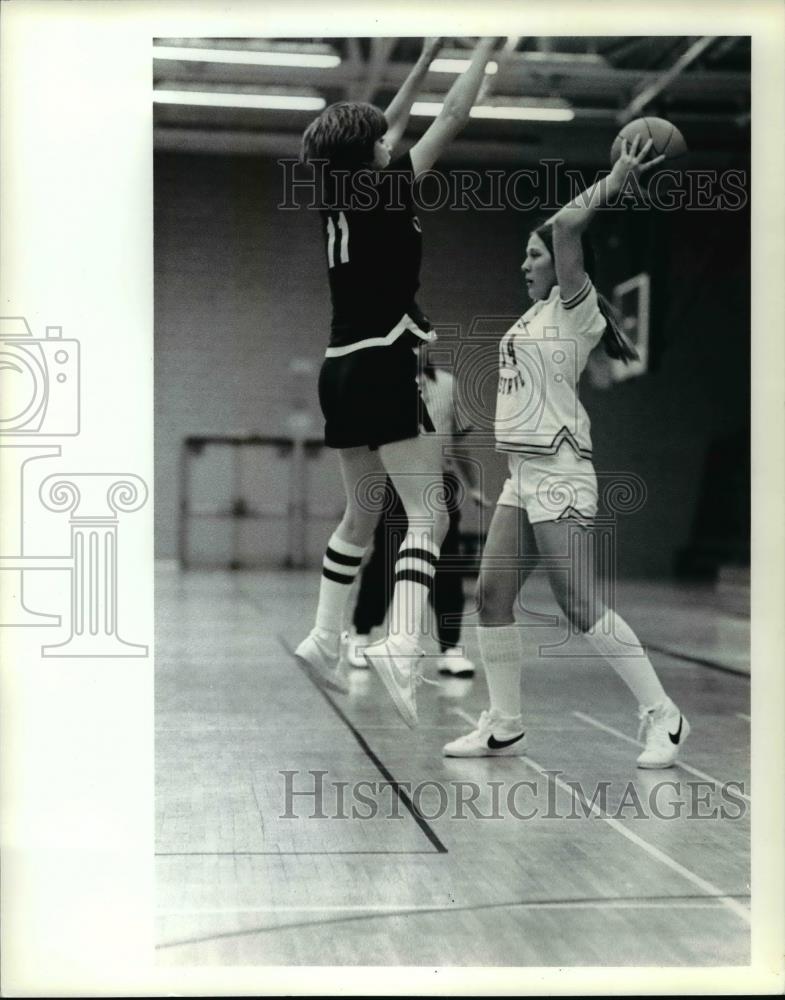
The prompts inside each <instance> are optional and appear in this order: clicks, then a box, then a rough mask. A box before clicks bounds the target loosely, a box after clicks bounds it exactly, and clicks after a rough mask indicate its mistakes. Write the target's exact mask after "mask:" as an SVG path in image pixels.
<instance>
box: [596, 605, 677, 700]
mask: <svg viewBox="0 0 785 1000" xmlns="http://www.w3.org/2000/svg"><path fill="white" fill-rule="evenodd" d="M584 634H585V636H586V638H587V639H588V641H589V643H590V645H591V646H592V648H593V649H595V650H596V651H597V652H598V653H599V654H600V655H601V656H604V657H605V659H606V660H607V661H608V663H610V665H611V666H612V667H613V669H614V670H615V671H616V673H617V674H618V675H619V677H621V679H622V680H623V681H624V683H625V684H626V685H627V687H628V688H629V689H630V691H632V693H633V694H634V695H635V697H636V698H637V699H638V704H639V705H640V706H642V707H645V708H652V707H653V706H655V705H659V704H660V703H661V702H664V701H667V700H668V696H667V695H666V694H665V690H664V688H663V686H662V684H661V683H660V679H659V677H658V676H657V674H656V672H655V670H654V667H653V666H652V665H651V660H650V659H649V657H648V656H647V655H646V652H645V650H644V649H643V646H641V644H640V641H639V639H638V637H637V635H636V634H635V633H634V632H633V631H632V629H631V628H630V626H629V625H628V624H627V622H626V621H625V620H624V619H623V618H622V616H621V615H619V614H617V613H616V612H615V611H612V610H611V609H610V608H608V609H606V611H605V614H604V615H603V616H602V618H600V619H598V620H597V621H596V622H595V623H594V625H593V626H592V628H591V630H590V631H589V632H585V633H584Z"/></svg>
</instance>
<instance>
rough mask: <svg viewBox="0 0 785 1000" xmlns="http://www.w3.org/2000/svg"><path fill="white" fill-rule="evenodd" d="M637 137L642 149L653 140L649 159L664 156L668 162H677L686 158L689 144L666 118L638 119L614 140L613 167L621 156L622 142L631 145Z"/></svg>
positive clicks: (612, 147)
mask: <svg viewBox="0 0 785 1000" xmlns="http://www.w3.org/2000/svg"><path fill="white" fill-rule="evenodd" d="M636 135H640V137H641V141H640V146H639V149H640V147H642V146H643V145H644V144H645V143H647V142H648V141H649V139H652V140H653V142H652V145H651V149H650V150H649V158H651V157H653V156H659V155H660V154H662V155H664V156H665V157H666V158H667V159H668V160H675V159H676V158H677V157H679V156H684V154H685V153H686V152H687V143H686V142H685V141H684V136H683V135H682V134H681V132H680V131H679V130H678V129H677V128H676V126H675V125H672V124H671V123H670V122H668V121H666V120H665V119H664V118H636V119H635V120H634V121H631V122H628V123H627V124H626V125H625V126H624V128H623V129H622V130H621V132H619V134H618V135H617V136H616V138H615V139H614V140H613V145H612V146H611V165H612V164H614V163H615V162H616V161H617V160H618V158H619V156H620V155H621V141H622V139H626V140H627V143H628V144H629V143H631V142H632V141H633V139H634V138H635V136H636Z"/></svg>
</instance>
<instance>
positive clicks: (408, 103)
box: [384, 38, 443, 149]
mask: <svg viewBox="0 0 785 1000" xmlns="http://www.w3.org/2000/svg"><path fill="white" fill-rule="evenodd" d="M442 41H443V39H441V38H426V39H425V41H424V42H423V46H422V52H421V53H420V57H419V59H418V60H417V62H416V63H415V64H414V66H413V67H412V71H411V73H409V75H408V76H407V77H406V79H405V80H404V81H403V84H402V85H401V89H400V90H399V91H398V93H397V94H396V95H395V97H394V98H393V99H392V101H391V102H390V106H389V107H388V108H387V110H386V111H385V112H384V117H385V118H386V119H387V125H388V126H389V128H388V129H387V133H386V135H385V139H386V140H387V145H388V146H389V147H390V149H393V148H394V147H395V145H396V144H397V143H398V141H399V140H400V138H401V136H402V135H403V133H404V132H405V131H406V126H407V124H408V122H409V114H410V112H411V110H412V104H413V103H414V99H415V97H416V96H417V94H418V93H419V91H420V87H421V86H422V82H423V80H424V79H425V77H426V74H427V73H428V70H429V68H430V65H431V63H432V62H433V60H434V59H435V58H436V56H437V55H438V54H439V49H441V47H442Z"/></svg>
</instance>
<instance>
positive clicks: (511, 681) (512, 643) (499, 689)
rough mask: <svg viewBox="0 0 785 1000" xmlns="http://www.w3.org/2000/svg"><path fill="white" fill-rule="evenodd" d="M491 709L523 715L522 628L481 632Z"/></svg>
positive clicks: (499, 627) (497, 627)
mask: <svg viewBox="0 0 785 1000" xmlns="http://www.w3.org/2000/svg"><path fill="white" fill-rule="evenodd" d="M477 637H478V639H479V642H480V653H481V654H482V662H483V665H484V667H485V679H486V681H487V683H488V693H489V694H490V698H491V708H492V709H494V708H495V709H496V710H497V711H498V712H500V713H501V714H502V715H508V716H519V715H520V714H521V674H522V672H523V643H522V641H521V630H520V627H519V626H518V625H493V626H491V625H481V626H480V628H479V629H478V632H477Z"/></svg>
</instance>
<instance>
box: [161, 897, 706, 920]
mask: <svg viewBox="0 0 785 1000" xmlns="http://www.w3.org/2000/svg"><path fill="white" fill-rule="evenodd" d="M720 905H721V903H720V901H719V900H718V899H713V898H712V899H687V900H684V899H675V900H672V899H586V900H560V899H545V900H529V901H521V902H518V901H512V902H509V903H503V902H502V903H494V904H493V906H494V908H498V909H504V908H505V907H510V908H512V907H515V909H524V910H541V909H549V910H555V909H560V910H716V909H719V907H720ZM455 909H456V908H455V906H434V905H433V904H428V903H414V904H413V903H401V904H399V905H396V904H395V903H390V904H387V905H383V906H370V905H366V906H364V905H362V904H358V905H357V906H249V907H240V908H239V909H214V910H213V909H205V910H188V909H174V910H169V909H166V910H158V915H159V916H163V917H198V916H205V917H211V916H240V915H243V914H249V913H400V914H401V915H405V914H406V913H411V912H418V911H421V910H424V911H426V912H429V913H451V912H455Z"/></svg>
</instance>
